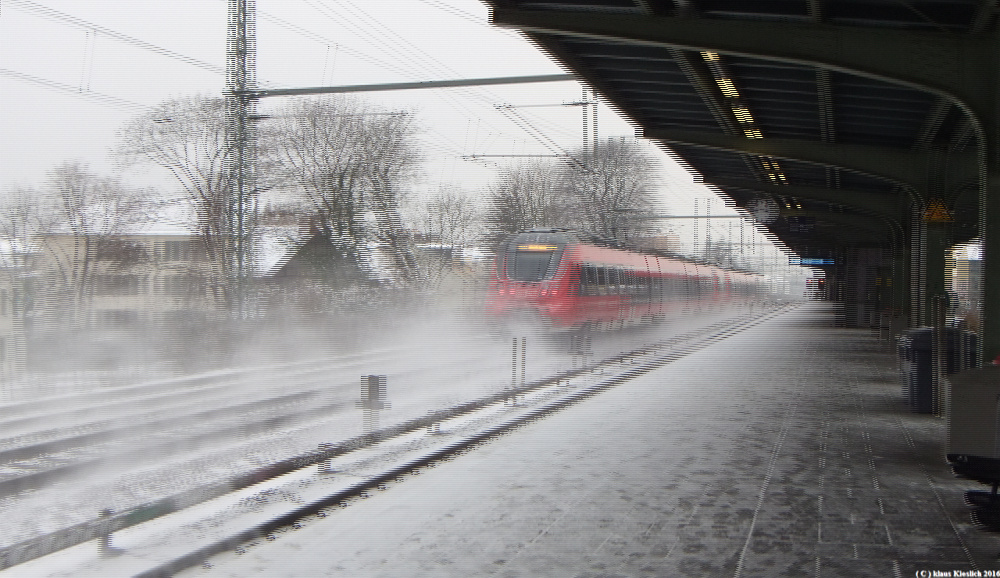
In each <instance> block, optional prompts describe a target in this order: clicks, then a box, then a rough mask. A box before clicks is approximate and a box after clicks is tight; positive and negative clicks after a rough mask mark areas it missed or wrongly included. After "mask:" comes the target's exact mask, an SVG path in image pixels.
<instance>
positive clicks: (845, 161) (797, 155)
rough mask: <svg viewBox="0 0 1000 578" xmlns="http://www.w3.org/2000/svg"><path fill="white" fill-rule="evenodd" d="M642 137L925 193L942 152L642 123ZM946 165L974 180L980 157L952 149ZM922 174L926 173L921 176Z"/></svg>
mask: <svg viewBox="0 0 1000 578" xmlns="http://www.w3.org/2000/svg"><path fill="white" fill-rule="evenodd" d="M642 136H643V137H644V138H649V139H653V140H659V141H664V142H672V143H679V144H686V145H690V146H700V147H705V148H711V149H716V150H726V151H732V152H738V153H746V154H752V155H758V156H765V157H774V158H780V159H788V160H794V161H802V162H807V163H814V164H820V165H827V166H834V167H840V168H843V169H845V170H850V171H855V172H858V173H861V174H866V175H869V176H874V177H877V178H883V179H887V180H890V181H894V182H897V183H900V184H902V185H905V186H908V187H910V188H912V189H913V190H915V191H918V192H919V193H920V195H921V196H926V194H927V191H929V190H930V183H929V182H928V179H927V178H926V177H928V176H929V175H928V174H927V173H928V167H931V166H938V165H937V164H935V163H936V161H940V160H941V159H940V157H939V156H937V155H934V154H933V153H931V152H922V151H914V150H909V149H901V148H894V147H880V146H872V145H859V144H842V143H824V142H819V141H815V140H804V139H803V140H800V139H787V138H757V139H754V138H746V137H743V136H730V135H725V134H721V133H716V132H708V131H691V130H678V129H663V128H655V129H645V130H644V131H643V135H642ZM945 169H946V170H947V171H948V172H949V174H950V175H951V177H952V178H951V179H950V180H951V182H961V181H965V180H974V179H976V178H978V175H979V172H978V171H979V159H978V157H977V156H976V155H975V154H974V153H972V154H951V155H948V158H947V166H946V167H945ZM921 177H924V178H921Z"/></svg>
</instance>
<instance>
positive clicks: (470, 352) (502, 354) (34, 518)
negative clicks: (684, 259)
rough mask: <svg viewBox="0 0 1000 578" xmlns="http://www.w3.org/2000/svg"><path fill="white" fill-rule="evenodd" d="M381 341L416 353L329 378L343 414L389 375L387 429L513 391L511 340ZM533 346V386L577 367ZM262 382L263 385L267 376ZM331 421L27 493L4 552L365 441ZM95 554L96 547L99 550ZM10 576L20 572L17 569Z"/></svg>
mask: <svg viewBox="0 0 1000 578" xmlns="http://www.w3.org/2000/svg"><path fill="white" fill-rule="evenodd" d="M720 317H721V315H720V314H715V315H713V316H707V317H699V318H688V319H685V320H680V321H677V322H674V323H672V324H669V325H665V326H660V327H657V328H654V329H653V330H652V331H632V332H623V333H620V334H613V335H608V336H602V337H601V338H598V339H596V340H595V346H594V349H595V357H597V358H600V357H603V356H609V355H612V354H613V353H617V352H618V351H621V350H628V349H631V348H634V347H637V346H639V345H640V344H641V343H643V342H645V341H648V340H649V339H650V333H653V334H656V335H658V336H660V337H661V338H665V337H667V336H669V335H671V334H678V333H683V332H684V331H687V330H690V329H692V328H693V327H694V326H695V325H704V324H708V323H710V322H713V321H715V320H718V319H719V318H720ZM378 341H379V342H380V343H381V345H385V346H390V345H393V344H407V345H409V346H413V347H412V348H411V349H410V350H408V351H405V352H397V353H395V354H394V355H392V356H390V357H382V358H379V359H377V360H372V361H370V365H365V366H363V367H362V366H359V365H358V364H353V365H350V366H348V367H347V368H341V369H339V370H331V373H330V376H329V383H330V384H331V390H333V387H332V386H333V385H334V384H338V383H341V384H344V387H343V388H341V390H340V391H339V392H338V393H336V395H340V396H345V397H343V401H344V402H345V406H353V401H354V400H355V399H357V396H358V395H359V393H360V392H359V391H357V389H358V386H357V380H358V376H359V375H363V374H370V373H378V374H385V375H387V376H388V390H389V396H388V397H389V400H390V401H391V402H392V403H393V406H392V409H391V410H388V411H385V412H382V423H383V425H388V424H391V423H398V422H402V421H405V420H407V419H412V418H414V417H422V416H423V415H426V414H427V412H429V411H432V410H436V409H441V408H443V407H447V406H451V405H454V404H456V403H459V402H464V401H468V400H469V399H473V398H477V397H481V396H483V395H488V394H492V393H496V392H497V391H499V390H501V389H503V388H504V387H506V386H508V385H510V381H511V350H510V345H511V344H510V341H509V338H501V339H497V338H487V337H479V336H476V335H470V334H469V333H468V331H466V330H465V329H464V328H463V327H462V326H461V325H460V324H456V323H455V322H454V321H452V320H442V319H441V318H436V319H435V320H433V321H431V320H427V319H423V320H420V321H417V322H414V323H411V324H409V325H407V326H403V325H402V324H401V325H399V326H397V327H396V328H395V330H394V331H393V332H392V335H391V338H387V339H384V340H378ZM529 343H531V345H532V347H530V348H528V349H527V354H528V357H527V371H526V379H527V381H531V380H533V379H537V378H541V377H543V376H546V375H550V374H552V373H554V372H556V371H561V370H565V369H568V368H569V367H570V366H571V365H572V364H573V363H574V360H573V359H572V358H571V357H570V356H569V355H566V354H565V351H564V350H563V351H561V350H559V349H557V348H556V345H558V343H557V344H556V345H552V344H551V343H549V344H546V343H545V342H544V341H543V340H538V343H537V344H536V342H535V341H533V340H532V341H529ZM261 375H262V376H263V375H264V374H263V372H262V374H261ZM518 377H519V376H518ZM274 387H275V381H273V380H271V379H263V378H262V379H259V380H251V381H249V382H245V383H242V384H241V385H240V388H241V392H242V393H243V394H248V390H257V391H258V392H259V391H261V390H269V389H273V388H274ZM295 387H296V386H295V384H290V383H282V384H281V386H280V388H281V391H282V392H288V391H292V390H294V389H295ZM136 409H137V410H138V409H141V408H139V407H137V408H136ZM330 418H331V419H330V420H327V421H325V422H323V423H320V424H316V425H314V426H311V427H303V428H297V429H294V430H292V429H286V430H283V431H279V432H274V433H271V434H268V435H266V436H261V437H260V438H258V439H254V440H248V441H247V442H245V443H228V444H226V445H222V446H214V445H209V446H208V447H206V448H204V449H201V450H198V451H192V452H191V453H190V454H187V455H182V456H178V457H173V458H169V459H167V460H165V461H164V462H163V463H157V464H156V465H154V466H148V467H145V468H142V469H141V470H130V469H129V468H127V467H124V466H127V464H122V466H123V468H122V469H121V470H120V471H117V472H116V471H111V470H109V471H107V472H101V473H99V474H95V475H90V476H86V477H82V478H80V479H77V480H73V481H71V482H67V483H61V484H58V485H57V486H53V487H51V488H45V489H42V490H39V491H34V492H29V493H27V494H26V495H22V496H18V497H17V498H15V499H11V498H8V499H6V500H3V502H0V510H2V511H4V512H5V516H4V517H3V518H0V535H2V536H4V543H12V542H15V541H17V540H19V539H23V538H25V537H28V536H31V535H34V534H37V533H40V532H47V531H51V530H53V529H56V528H58V527H65V526H66V525H69V524H71V523H74V522H78V521H82V520H87V519H92V518H93V517H94V515H95V514H96V512H98V511H99V510H101V509H103V508H107V507H110V508H112V509H115V510H116V511H121V510H124V509H127V508H129V507H133V506H135V505H138V504H141V503H145V502H149V501H151V500H154V499H157V498H160V497H164V496H166V495H169V494H172V493H175V492H178V491H181V490H184V489H187V488H190V487H195V486H197V485H200V484H205V483H208V482H211V481H217V480H220V479H225V478H227V477H229V476H232V475H234V474H237V473H240V472H243V471H246V470H247V469H250V468H254V467H258V466H260V465H262V464H265V463H269V462H273V461H277V460H279V459H282V458H286V457H288V456H290V455H296V454H301V453H304V452H308V451H311V450H313V449H315V448H316V447H317V445H318V444H319V443H322V442H335V441H338V440H341V439H346V438H349V437H352V436H354V435H358V434H359V433H361V424H362V420H361V412H360V410H357V409H353V407H351V408H350V409H347V408H345V409H344V410H342V411H340V412H338V413H336V414H332V415H331V416H330ZM181 515H182V516H183V515H185V514H184V513H181ZM83 546H87V545H86V544H85V545H83ZM90 546H91V547H93V544H92V543H91V544H90ZM74 551H75V549H74ZM82 551H87V550H86V549H84V550H82ZM91 551H92V550H91ZM24 568H27V567H26V566H25V567H24ZM12 571H18V570H17V568H14V569H12Z"/></svg>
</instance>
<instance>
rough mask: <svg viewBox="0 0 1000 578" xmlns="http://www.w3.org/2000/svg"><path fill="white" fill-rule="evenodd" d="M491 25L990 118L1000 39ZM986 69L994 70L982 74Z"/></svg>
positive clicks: (779, 27) (832, 28) (519, 16)
mask: <svg viewBox="0 0 1000 578" xmlns="http://www.w3.org/2000/svg"><path fill="white" fill-rule="evenodd" d="M492 23H493V24H494V25H497V26H501V27H505V28H516V29H519V30H522V31H525V32H529V33H540V34H552V35H559V36H572V37H578V38H592V39H596V40H610V41H619V42H625V43H636V44H647V45H652V46H673V47H677V48H682V49H687V50H703V51H712V52H718V53H722V54H732V55H737V56H746V57H750V58H761V59H765V60H775V61H782V62H790V63H795V64H805V65H809V66H820V67H823V68H828V69H830V70H838V71H842V72H846V73H849V74H858V75H862V76H868V77H871V78H877V79H880V80H884V81H887V82H892V83H897V84H902V85H905V86H910V87H912V88H915V89H918V90H924V91H929V92H933V93H935V94H938V95H941V96H944V97H947V98H949V99H950V100H953V101H955V103H956V104H957V105H958V106H960V107H962V108H964V109H965V110H966V111H967V112H970V113H972V114H973V115H974V116H975V117H976V119H977V120H978V121H979V122H983V123H985V124H991V123H989V122H985V121H987V120H990V121H991V120H993V119H992V118H991V117H992V116H993V114H994V111H993V110H992V108H991V103H992V102H993V100H994V97H995V95H996V86H995V80H994V78H993V77H994V76H995V74H993V73H992V71H995V70H996V68H997V66H996V65H997V62H998V55H997V52H998V51H997V49H996V47H997V41H996V39H995V38H992V37H989V36H970V35H960V34H942V33H939V32H918V31H912V30H887V29H885V28H866V27H854V26H836V25H830V24H817V23H808V22H788V21H786V22H771V21H758V20H742V19H740V20H735V19H734V20H726V19H714V18H713V19H699V18H678V17H669V16H638V15H626V14H594V13H585V12H566V11H559V12H555V11H542V10H517V9H508V8H495V9H494V10H493V14H492ZM984 71H991V72H988V73H985V74H984Z"/></svg>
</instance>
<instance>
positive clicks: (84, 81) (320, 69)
mask: <svg viewBox="0 0 1000 578" xmlns="http://www.w3.org/2000/svg"><path fill="white" fill-rule="evenodd" d="M226 8H227V2H226V0H170V1H169V2H135V1H125V0H3V2H2V12H0V131H2V136H3V138H2V139H0V190H9V189H10V188H11V187H14V186H18V185H39V184H41V183H42V182H43V181H44V179H45V175H46V173H47V171H49V170H50V169H51V168H52V167H53V166H55V165H56V164H58V163H60V162H63V161H66V160H80V161H83V162H85V163H87V164H89V165H90V166H91V167H92V168H94V169H95V170H98V171H100V172H104V173H109V174H110V173H111V172H113V171H114V170H115V167H114V164H113V162H112V158H111V155H110V154H109V152H110V150H111V149H112V148H113V147H114V144H115V132H116V131H117V130H118V129H119V127H120V126H121V124H122V123H123V122H124V121H125V120H127V119H128V118H130V117H131V116H134V115H135V114H137V113H138V112H141V111H142V109H143V107H144V106H151V105H154V104H156V103H158V102H161V101H163V100H166V99H168V98H172V97H178V96H185V95H190V94H199V93H200V94H205V95H218V94H220V93H221V91H222V88H223V83H224V78H223V74H222V72H221V71H222V69H223V66H224V62H225V33H226ZM563 72H565V71H564V70H562V69H561V68H560V67H559V66H558V65H557V64H556V63H555V62H553V61H552V60H551V59H549V58H548V57H547V56H546V55H545V54H543V53H542V52H541V51H539V50H538V49H537V48H536V47H535V46H533V45H532V44H530V43H529V42H527V41H525V40H524V39H523V38H522V37H520V36H519V35H518V34H517V33H516V32H512V31H508V30H503V29H498V28H494V27H492V26H490V25H489V24H488V11H487V9H486V7H485V5H483V4H482V3H480V2H479V1H478V0H407V1H403V0H365V1H364V2H362V1H361V0H355V1H351V0H337V1H336V2H333V1H330V0H258V1H257V77H258V81H259V83H260V84H261V85H262V86H265V87H304V86H329V85H350V84H370V83H389V82H405V81H426V80H444V79H455V78H480V77H499V76H524V75H540V74H557V73H563ZM581 96H582V87H581V85H580V84H579V83H577V82H573V81H570V82H558V83H545V84H522V85H503V86H489V87H482V88H452V89H433V90H408V91H397V92H373V93H367V94H365V98H366V99H368V100H370V101H373V102H374V103H377V104H379V105H381V106H384V107H387V108H392V109H399V108H405V109H409V110H413V111H414V112H415V113H416V115H417V118H418V122H419V124H420V126H422V127H423V130H422V133H421V138H422V142H423V144H424V149H425V151H426V154H427V163H426V167H425V171H424V177H423V180H422V181H421V182H420V183H417V184H416V190H417V191H418V192H420V191H433V190H436V189H437V188H438V187H439V186H442V185H455V186H459V187H464V188H466V189H468V190H470V191H475V190H476V189H477V188H479V187H481V186H482V185H483V184H484V183H486V182H488V181H489V180H490V179H491V178H492V177H493V175H494V174H495V170H496V165H494V164H492V163H489V162H477V161H470V160H465V159H463V158H462V157H464V156H469V155H514V154H547V153H549V150H548V149H546V148H544V147H543V146H542V145H541V144H539V142H538V141H537V140H535V139H534V138H533V137H532V136H531V135H529V134H528V133H527V132H526V131H525V130H523V129H522V128H519V127H518V126H517V125H516V124H515V123H514V122H512V121H511V120H510V119H509V118H508V117H507V116H505V115H504V114H502V113H501V112H499V111H498V110H497V109H496V106H497V105H501V104H513V105H553V106H532V107H526V108H518V109H517V111H518V112H519V113H520V114H521V115H523V116H524V117H525V118H527V119H528V120H529V122H530V124H531V126H532V127H534V128H536V129H538V130H539V131H540V132H541V133H543V134H544V135H545V136H546V137H547V138H549V139H551V140H552V141H554V142H555V143H557V144H558V145H559V146H561V147H563V148H572V147H576V146H580V144H581V143H582V138H583V134H582V130H583V127H582V119H581V112H582V110H581V108H580V107H578V106H559V105H562V104H565V103H572V102H578V101H580V100H581ZM279 100H281V99H279V98H272V99H264V100H262V101H261V104H260V109H261V111H263V112H267V110H268V109H269V108H273V107H274V106H276V105H279V104H280V102H278V101H279ZM598 118H599V122H598V127H599V128H598V132H599V136H600V137H601V138H604V137H608V136H631V135H632V134H633V128H632V126H631V125H629V123H628V122H626V121H625V120H624V119H621V118H619V117H618V116H617V115H616V114H615V113H613V112H612V111H611V109H609V108H608V107H606V106H601V107H600V108H599V114H598ZM651 150H653V151H655V154H656V155H657V156H658V157H659V158H661V159H662V162H663V165H664V170H663V182H662V185H661V187H660V192H659V197H660V199H661V200H662V201H663V208H664V210H669V211H672V212H674V213H682V214H691V213H692V212H693V210H694V206H695V205H694V203H695V199H699V200H698V203H700V205H699V206H700V209H699V212H700V213H704V212H705V203H707V202H709V201H708V200H707V199H708V197H709V196H710V194H709V193H708V191H707V189H705V188H704V187H702V186H700V185H696V184H694V183H693V182H692V178H691V176H690V175H688V174H687V173H685V172H684V171H683V170H682V169H680V168H679V167H677V166H676V165H674V164H673V163H672V162H671V161H669V159H667V157H666V155H664V154H663V153H662V152H660V151H657V150H656V149H654V148H653V147H651ZM510 160H511V159H502V158H500V159H495V161H496V162H509V161H510ZM141 172H142V173H144V174H137V173H136V172H132V173H131V174H126V177H127V178H128V179H130V180H135V181H136V182H143V181H144V180H145V182H144V184H149V183H150V181H152V184H156V185H157V186H159V187H160V188H161V189H163V190H164V191H165V192H170V189H171V188H172V187H174V185H173V183H171V182H170V181H169V179H165V178H162V177H161V176H160V175H158V174H157V173H156V171H154V170H151V169H147V170H145V171H141ZM712 204H713V209H712V213H713V214H719V213H722V212H723V211H724V210H725V209H724V207H723V203H722V202H721V201H719V200H715V201H712ZM669 226H670V227H671V228H673V229H675V230H678V231H679V232H680V233H681V235H682V238H684V239H689V238H690V235H691V233H692V228H693V223H690V222H686V221H675V222H673V223H671V224H670V225H669ZM734 227H736V228H735V231H736V232H737V234H738V231H739V227H738V226H736V224H735V223H733V222H730V221H727V220H714V221H713V232H714V233H715V238H719V237H722V236H725V235H727V234H728V233H729V232H730V231H732V230H734ZM701 231H702V233H701V234H702V235H704V231H705V227H704V224H702V227H701ZM747 234H748V235H749V231H747ZM737 240H738V239H737Z"/></svg>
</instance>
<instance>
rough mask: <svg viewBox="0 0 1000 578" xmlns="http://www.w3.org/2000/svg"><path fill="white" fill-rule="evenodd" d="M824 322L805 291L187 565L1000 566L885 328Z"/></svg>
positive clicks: (276, 572) (629, 570) (427, 569)
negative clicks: (407, 472)
mask: <svg viewBox="0 0 1000 578" xmlns="http://www.w3.org/2000/svg"><path fill="white" fill-rule="evenodd" d="M833 320H834V312H833V309H832V306H831V304H828V303H807V304H804V305H802V306H800V307H798V308H795V309H793V310H790V311H788V312H786V313H784V314H782V315H780V316H778V317H776V318H774V319H771V320H769V321H766V322H764V323H762V324H760V325H757V326H755V327H752V328H750V329H747V330H745V331H743V332H741V333H739V334H737V335H735V336H732V337H730V338H728V339H726V340H724V341H721V342H718V343H716V344H714V345H711V346H709V347H707V348H705V349H702V350H700V351H697V352H695V353H692V354H690V355H688V356H686V357H684V358H682V359H679V360H677V361H674V362H673V363H670V364H668V365H666V366H664V367H663V368H661V369H658V370H656V371H653V372H651V373H648V374H646V375H643V376H641V377H639V378H637V379H635V380H633V381H631V382H628V383H626V384H624V385H622V386H619V387H617V388H614V389H612V390H609V391H607V392H605V393H603V394H601V395H599V396H596V397H593V398H590V399H588V400H586V401H584V402H582V403H580V404H578V405H575V406H572V407H570V408H568V409H566V410H564V411H562V412H559V413H557V414H554V415H551V416H549V417H547V418H545V419H543V420H540V421H537V422H534V423H531V424H529V425H526V426H524V427H522V428H520V429H518V430H517V431H515V432H513V433H510V434H508V435H505V436H503V437H501V438H499V439H496V440H494V441H492V442H490V443H488V444H486V445H484V446H481V447H479V448H478V449H476V450H475V451H472V452H469V453H467V454H464V455H461V456H459V457H457V458H455V459H453V460H451V461H449V462H446V463H442V464H439V465H437V466H436V467H433V468H429V469H427V470H425V471H424V472H423V473H421V474H420V475H416V476H412V477H410V478H408V479H406V480H405V481H402V482H400V483H397V484H393V485H392V486H390V487H389V488H388V489H387V490H386V491H382V492H377V493H375V494H373V495H372V496H371V497H370V498H367V499H364V500H361V501H359V502H357V503H355V504H353V505H351V506H349V507H347V508H344V509H342V510H339V511H337V512H336V513H333V514H331V515H330V516H328V517H327V518H325V519H323V520H321V521H317V522H315V523H310V524H309V525H308V526H306V527H305V528H303V529H302V530H298V531H295V532H293V533H290V534H286V535H283V536H282V537H279V538H278V539H277V540H275V541H274V542H270V543H264V544H261V545H260V546H256V547H253V548H251V549H250V550H248V551H247V552H246V553H244V554H242V555H235V554H227V555H225V556H220V557H218V558H216V559H213V561H212V564H213V566H212V568H210V569H199V570H192V571H188V572H185V575H209V576H253V575H260V576H408V577H409V576H569V577H579V578H584V577H588V578H591V577H599V576H600V577H611V576H616V577H617V576H622V577H624V576H629V577H639V576H657V577H659V576H747V577H756V576H879V577H885V576H890V577H908V576H929V575H931V573H930V572H931V571H933V570H938V571H948V572H951V571H956V570H962V571H970V570H979V571H982V572H983V574H982V575H990V574H989V573H988V572H989V571H995V570H1000V559H998V558H997V554H998V553H1000V535H997V534H991V533H987V532H984V531H982V530H980V529H979V528H977V527H976V526H975V525H973V523H972V521H971V519H970V516H969V510H968V508H967V507H966V506H965V504H964V502H963V498H962V493H963V491H964V490H967V489H984V488H985V487H984V486H979V485H977V484H976V483H975V482H972V481H969V480H960V479H957V478H955V477H954V476H953V475H952V473H951V471H950V469H949V467H948V465H947V464H946V462H945V461H944V453H945V447H944V444H945V437H946V436H945V420H943V419H940V418H935V417H933V416H928V415H916V414H911V413H909V410H908V408H907V405H906V404H905V403H904V401H903V398H902V395H901V391H900V389H901V388H900V385H899V378H898V374H897V366H896V360H895V357H894V351H893V350H892V349H890V347H889V345H888V344H887V343H886V342H884V341H883V342H879V341H878V340H877V339H876V337H875V336H874V335H873V334H872V333H871V332H870V331H869V330H865V329H845V328H836V327H834V326H833ZM993 575H997V574H993Z"/></svg>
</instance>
